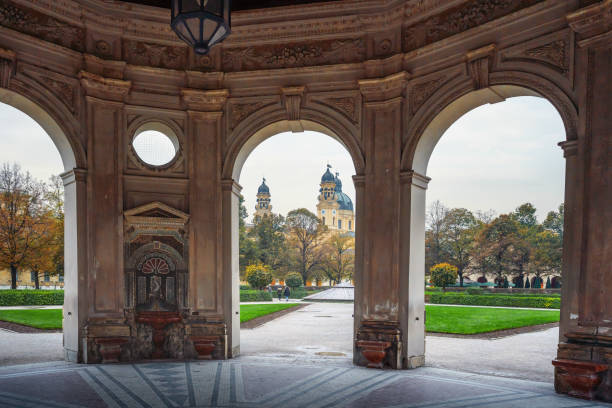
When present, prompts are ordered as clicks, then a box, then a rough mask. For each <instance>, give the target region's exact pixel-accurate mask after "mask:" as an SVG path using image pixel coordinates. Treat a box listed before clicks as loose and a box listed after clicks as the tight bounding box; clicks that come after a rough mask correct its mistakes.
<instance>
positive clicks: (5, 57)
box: [0, 48, 16, 88]
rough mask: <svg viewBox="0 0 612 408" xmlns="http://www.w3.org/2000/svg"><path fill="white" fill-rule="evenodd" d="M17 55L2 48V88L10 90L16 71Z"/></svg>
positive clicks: (0, 84) (0, 78)
mask: <svg viewBox="0 0 612 408" xmlns="http://www.w3.org/2000/svg"><path fill="white" fill-rule="evenodd" d="M15 58H16V55H15V53H14V52H13V51H11V50H6V49H4V48H0V87H2V88H8V87H9V86H10V84H11V78H12V77H13V73H14V71H15Z"/></svg>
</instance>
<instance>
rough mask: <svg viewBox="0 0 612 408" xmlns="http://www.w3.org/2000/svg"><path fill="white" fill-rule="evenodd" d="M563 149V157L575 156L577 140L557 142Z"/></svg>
mask: <svg viewBox="0 0 612 408" xmlns="http://www.w3.org/2000/svg"><path fill="white" fill-rule="evenodd" d="M557 145H558V146H559V147H561V149H563V157H565V158H567V157H570V156H576V155H577V154H578V140H566V141H564V142H559V143H558V144H557Z"/></svg>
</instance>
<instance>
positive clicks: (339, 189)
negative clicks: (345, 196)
mask: <svg viewBox="0 0 612 408" xmlns="http://www.w3.org/2000/svg"><path fill="white" fill-rule="evenodd" d="M338 176H340V173H336V178H335V179H334V182H335V183H336V188H335V191H336V193H341V192H342V181H340V177H338Z"/></svg>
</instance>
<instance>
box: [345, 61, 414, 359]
mask: <svg viewBox="0 0 612 408" xmlns="http://www.w3.org/2000/svg"><path fill="white" fill-rule="evenodd" d="M405 83H406V79H405V73H399V74H395V75H392V76H389V77H386V78H382V79H372V80H363V81H360V83H359V85H360V88H361V93H362V95H363V101H364V103H363V134H362V137H363V144H364V151H365V157H366V169H365V174H364V177H363V183H364V187H363V193H362V194H361V195H362V196H363V197H362V199H361V200H360V197H358V198H357V202H358V204H359V203H363V204H359V205H360V210H361V213H358V214H359V217H360V218H361V221H360V222H361V224H360V225H358V228H359V230H358V231H357V234H358V235H359V236H361V237H362V238H363V239H364V241H363V242H361V241H360V242H359V243H358V247H359V245H362V246H363V252H362V254H361V258H362V260H363V270H362V271H359V273H360V274H361V276H358V281H357V282H356V284H357V286H359V289H358V291H357V292H356V296H357V297H356V299H355V303H356V304H355V319H356V320H357V322H358V324H359V327H358V328H357V331H356V333H355V347H356V349H357V350H358V353H355V356H354V361H355V364H359V365H368V366H369V367H391V368H402V366H403V364H404V363H403V359H404V357H405V350H403V348H402V345H403V343H405V341H404V338H405V337H404V336H405V335H406V333H404V332H402V325H401V323H400V322H401V320H402V319H404V318H407V317H406V316H405V315H404V314H403V312H402V308H401V305H400V301H401V295H400V272H401V267H400V246H399V242H400V228H399V220H400V193H401V191H400V182H399V179H400V157H401V141H402V124H403V113H402V111H403V109H402V107H403V103H404V89H405ZM360 181H361V180H360ZM381 208H383V209H384V210H382V211H381ZM421 287H422V283H421Z"/></svg>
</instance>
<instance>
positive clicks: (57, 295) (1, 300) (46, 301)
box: [0, 289, 64, 306]
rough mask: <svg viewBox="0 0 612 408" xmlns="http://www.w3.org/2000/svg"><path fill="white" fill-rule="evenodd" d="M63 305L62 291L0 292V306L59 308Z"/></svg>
mask: <svg viewBox="0 0 612 408" xmlns="http://www.w3.org/2000/svg"><path fill="white" fill-rule="evenodd" d="M63 304H64V291H63V290H28V289H3V290H0V306H43V305H44V306H47V305H59V306H61V305H63Z"/></svg>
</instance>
